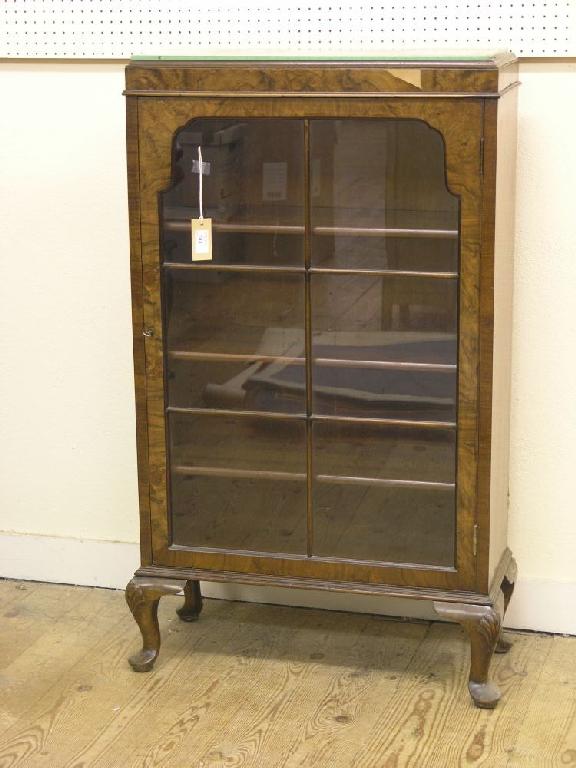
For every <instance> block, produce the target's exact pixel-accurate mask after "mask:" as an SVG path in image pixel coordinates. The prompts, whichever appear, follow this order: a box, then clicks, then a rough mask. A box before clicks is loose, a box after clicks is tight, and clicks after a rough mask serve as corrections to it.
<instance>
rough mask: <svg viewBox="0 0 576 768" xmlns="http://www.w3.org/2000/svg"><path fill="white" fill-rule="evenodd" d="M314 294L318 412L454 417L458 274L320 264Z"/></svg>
mask: <svg viewBox="0 0 576 768" xmlns="http://www.w3.org/2000/svg"><path fill="white" fill-rule="evenodd" d="M311 295H312V364H313V372H312V382H313V404H314V411H315V412H316V413H320V414H334V415H341V416H362V417H374V418H398V419H402V418H403V419H410V420H420V421H438V420H439V421H448V422H454V421H455V419H456V384H457V375H456V374H457V365H456V364H457V349H458V346H457V344H458V342H457V316H458V315H457V305H458V302H457V281H456V280H454V279H444V278H433V279H432V278H423V277H418V276H411V277H409V276H403V277H395V276H390V275H382V276H378V275H366V274H344V275H337V274H326V273H324V274H321V273H319V272H318V273H314V274H313V275H312V277H311Z"/></svg>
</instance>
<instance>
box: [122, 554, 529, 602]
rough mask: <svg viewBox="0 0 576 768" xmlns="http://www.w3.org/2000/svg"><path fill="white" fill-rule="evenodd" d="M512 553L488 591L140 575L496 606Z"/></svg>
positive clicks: (157, 572)
mask: <svg viewBox="0 0 576 768" xmlns="http://www.w3.org/2000/svg"><path fill="white" fill-rule="evenodd" d="M513 560H514V559H513V557H512V553H511V551H510V550H509V549H507V550H506V551H505V552H504V554H503V555H502V558H501V560H500V563H499V566H498V568H497V570H496V572H495V575H494V581H493V583H492V588H491V590H490V592H488V593H484V594H483V593H478V592H471V591H464V590H452V589H451V590H445V589H432V588H429V587H409V586H398V585H395V584H384V583H382V584H374V583H372V584H363V583H358V582H344V581H328V580H326V581H324V580H320V579H308V578H298V577H282V576H270V575H268V574H263V573H239V572H235V571H209V570H205V569H201V568H175V567H168V568H166V567H163V566H157V565H149V566H142V567H141V568H139V569H138V570H137V571H136V576H138V577H146V578H154V577H156V578H159V579H163V578H173V579H184V580H200V581H215V582H231V583H235V584H248V585H251V586H260V587H289V588H295V589H314V590H320V591H324V592H351V593H354V594H363V595H379V596H382V597H400V598H408V599H414V600H434V601H438V602H446V603H470V604H471V605H484V606H494V605H496V604H497V602H498V599H499V595H498V592H499V590H500V585H501V584H502V581H503V579H504V577H505V575H506V573H507V572H508V571H509V570H510V568H511V566H512V563H513Z"/></svg>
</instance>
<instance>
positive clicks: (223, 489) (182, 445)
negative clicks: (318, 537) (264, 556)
mask: <svg viewBox="0 0 576 768" xmlns="http://www.w3.org/2000/svg"><path fill="white" fill-rule="evenodd" d="M170 466H171V471H170V475H171V509H172V538H173V541H174V543H175V544H179V545H182V546H193V547H216V548H232V549H242V550H249V551H264V552H275V551H285V552H290V553H305V552H306V474H305V473H306V433H305V422H304V421H303V420H302V421H296V420H282V419H266V418H260V417H247V416H237V417H234V416H228V415H223V414H221V415H218V414H204V415H203V414H185V413H171V414H170Z"/></svg>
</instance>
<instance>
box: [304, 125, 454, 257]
mask: <svg viewBox="0 0 576 768" xmlns="http://www.w3.org/2000/svg"><path fill="white" fill-rule="evenodd" d="M310 146H311V148H310V153H311V160H310V163H311V189H310V199H311V211H310V215H311V226H312V266H313V267H323V268H326V267H331V268H354V269H399V270H416V271H419V270H420V271H425V272H438V271H440V272H442V271H451V272H455V271H457V270H458V229H459V202H458V198H457V197H456V196H455V195H452V194H451V193H450V192H449V190H448V189H447V187H446V175H445V169H444V142H443V139H442V137H441V135H440V134H439V133H438V132H437V131H435V130H434V129H432V128H430V126H428V125H427V124H426V123H424V122H423V121H421V120H312V121H311V122H310Z"/></svg>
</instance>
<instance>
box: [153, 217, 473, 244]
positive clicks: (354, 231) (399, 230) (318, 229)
mask: <svg viewBox="0 0 576 768" xmlns="http://www.w3.org/2000/svg"><path fill="white" fill-rule="evenodd" d="M162 226H163V229H165V230H168V231H169V232H170V231H175V232H187V231H189V230H190V220H189V219H188V220H187V219H184V220H180V221H178V220H174V219H172V220H170V219H168V220H165V221H164V223H163V225H162ZM212 230H213V231H214V232H229V233H234V234H252V235H300V236H302V235H304V233H305V231H306V230H305V227H304V225H299V224H263V223H259V222H256V221H255V222H252V223H247V222H241V221H238V222H234V221H229V222H219V221H213V222H212ZM311 232H312V234H313V235H317V236H319V237H322V236H324V237H409V238H415V237H416V238H418V237H419V238H428V239H441V240H457V239H458V230H457V229H427V228H426V227H423V228H422V227H420V228H419V227H363V226H358V227H352V226H330V227H325V226H312V228H311Z"/></svg>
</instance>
